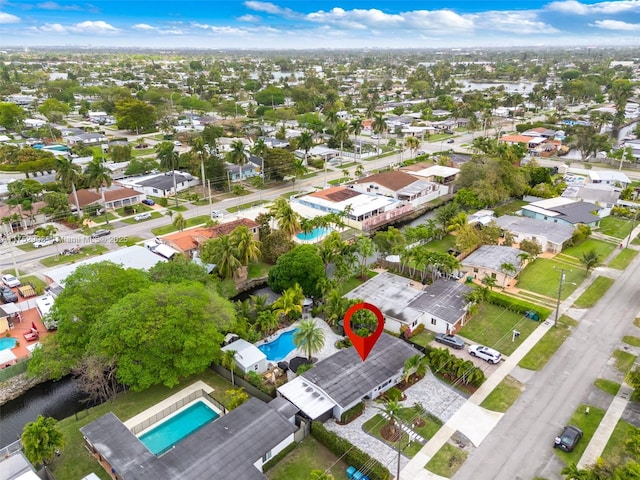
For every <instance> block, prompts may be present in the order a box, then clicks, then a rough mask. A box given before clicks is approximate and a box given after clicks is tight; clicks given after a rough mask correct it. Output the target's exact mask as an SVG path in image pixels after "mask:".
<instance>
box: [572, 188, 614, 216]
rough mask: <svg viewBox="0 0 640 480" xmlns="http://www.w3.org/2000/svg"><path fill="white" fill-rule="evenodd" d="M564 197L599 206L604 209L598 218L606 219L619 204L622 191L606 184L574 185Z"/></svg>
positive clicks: (599, 212)
mask: <svg viewBox="0 0 640 480" xmlns="http://www.w3.org/2000/svg"><path fill="white" fill-rule="evenodd" d="M562 197H564V198H571V199H572V200H578V201H581V202H587V203H592V204H594V205H598V206H599V207H602V210H600V211H598V216H599V217H601V218H604V217H607V216H609V214H610V213H611V209H612V208H613V207H614V206H615V205H616V204H617V203H618V199H619V198H620V189H619V188H616V187H614V186H613V185H608V184H606V183H605V184H600V183H587V184H583V185H580V184H573V185H569V186H567V188H565V190H564V192H562Z"/></svg>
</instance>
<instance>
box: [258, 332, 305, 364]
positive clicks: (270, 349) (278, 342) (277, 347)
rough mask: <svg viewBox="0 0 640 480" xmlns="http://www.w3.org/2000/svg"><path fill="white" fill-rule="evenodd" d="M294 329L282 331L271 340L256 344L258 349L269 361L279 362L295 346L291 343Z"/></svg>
mask: <svg viewBox="0 0 640 480" xmlns="http://www.w3.org/2000/svg"><path fill="white" fill-rule="evenodd" d="M294 332H295V329H294V330H290V331H288V332H284V333H283V334H281V335H280V336H279V337H278V338H276V339H275V340H274V341H273V342H269V343H263V344H262V345H259V346H258V349H259V350H260V351H261V352H262V353H264V354H265V355H266V356H267V360H269V361H270V362H279V361H280V360H282V359H284V358H285V357H286V356H287V355H289V354H290V353H291V352H292V351H293V350H295V348H296V346H295V345H294V344H293V334H294Z"/></svg>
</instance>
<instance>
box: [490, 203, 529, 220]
mask: <svg viewBox="0 0 640 480" xmlns="http://www.w3.org/2000/svg"><path fill="white" fill-rule="evenodd" d="M528 204H529V202H526V201H524V200H514V201H513V202H509V203H507V204H506V205H501V206H499V207H496V208H494V209H493V211H494V213H495V215H496V217H501V216H502V215H515V213H516V212H517V211H518V210H520V209H521V208H522V207H524V206H525V205H528Z"/></svg>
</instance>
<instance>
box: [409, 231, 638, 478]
mask: <svg viewBox="0 0 640 480" xmlns="http://www.w3.org/2000/svg"><path fill="white" fill-rule="evenodd" d="M638 234H640V225H639V226H638V227H636V228H635V229H634V230H633V232H631V234H630V236H629V238H631V239H633V238H635V237H636V236H637V235H638ZM627 240H628V238H625V239H623V240H622V242H621V243H622V244H623V245H625V244H626V243H627ZM634 249H636V248H634ZM620 251H621V250H620V249H618V248H616V249H615V250H614V251H613V252H611V254H610V255H609V256H608V257H607V258H606V259H605V260H604V262H603V264H604V265H608V263H609V262H610V261H611V260H612V259H613V258H615V257H616V256H617V255H618V253H619V252H620ZM596 278H597V275H590V276H589V277H588V278H587V279H585V281H584V282H582V284H581V285H580V286H579V287H578V288H576V289H575V290H574V291H573V293H572V294H571V295H570V296H569V297H567V298H566V299H565V300H564V301H563V302H562V303H561V304H560V307H559V308H558V317H560V316H561V315H562V314H564V313H565V312H566V311H567V310H569V309H570V308H571V306H572V305H573V303H574V302H575V301H576V299H577V298H578V297H579V296H580V295H582V293H583V292H584V291H585V290H586V289H587V288H588V287H589V286H590V285H591V284H592V283H593V282H594V281H595V279H596ZM555 315H556V312H555V310H554V311H552V312H551V314H550V315H549V318H548V319H547V320H546V321H545V322H543V323H542V324H541V325H539V326H538V328H536V329H535V330H534V331H533V332H532V333H531V335H529V336H528V337H527V338H526V339H525V340H524V341H523V342H522V344H521V345H520V346H519V347H518V348H517V349H516V351H515V352H513V354H512V355H511V356H509V358H507V359H506V360H505V361H504V362H503V363H502V365H501V366H500V367H499V368H498V369H497V370H496V371H495V372H494V373H493V374H492V375H491V376H490V377H489V378H488V379H487V380H486V381H485V382H484V383H483V384H482V385H481V386H480V388H478V390H476V392H475V393H474V394H473V395H472V396H471V397H470V398H469V399H468V400H467V401H466V402H465V404H464V405H463V406H462V407H461V408H460V409H459V410H458V412H456V414H454V416H453V417H452V418H451V419H450V420H449V421H447V423H446V424H445V425H443V427H442V428H441V429H440V430H439V431H438V432H437V433H436V434H435V435H434V436H433V437H432V438H431V439H430V440H429V441H428V442H427V444H426V445H425V446H424V447H423V448H422V449H421V450H420V451H419V452H418V453H417V454H416V455H415V456H414V457H413V458H412V459H411V461H410V462H409V463H408V464H407V466H406V467H405V468H404V469H403V470H402V472H401V478H410V479H411V480H420V479H439V478H441V477H439V476H438V475H435V474H433V473H431V472H429V471H428V470H426V469H425V468H424V466H425V465H426V464H427V463H428V462H429V460H431V458H432V457H433V456H434V455H435V454H436V453H437V452H438V451H439V450H440V448H442V446H443V445H444V444H445V443H447V442H448V441H449V440H450V438H451V436H452V435H453V434H454V433H455V432H456V431H459V432H460V433H462V434H464V435H465V436H466V437H467V438H469V440H471V441H472V442H473V444H474V445H475V446H476V447H477V446H479V445H480V443H482V441H483V440H484V439H485V438H486V437H487V435H489V433H490V432H491V430H493V428H494V427H495V426H496V425H497V424H498V422H499V421H500V419H501V418H502V416H503V414H501V413H497V412H491V411H489V410H486V409H484V408H482V407H480V404H481V403H482V402H483V401H484V399H485V398H487V396H488V395H489V394H490V393H491V392H492V391H493V389H494V388H496V387H497V386H498V384H500V382H501V381H502V380H503V379H504V378H505V377H506V376H507V375H509V374H510V373H511V371H512V370H513V369H514V368H515V367H516V366H517V365H518V363H519V362H520V360H522V358H523V357H524V356H525V355H526V354H527V353H528V352H529V351H530V350H531V349H532V348H533V347H534V346H535V345H536V344H537V343H538V341H539V340H540V339H541V338H542V337H543V336H544V335H545V334H546V333H547V331H549V330H550V329H551V328H553V324H554V319H555ZM630 396H631V388H630V387H628V386H627V385H626V384H625V385H623V386H622V387H621V388H620V391H619V392H618V395H617V396H616V398H615V399H614V401H613V402H612V403H611V405H610V406H609V409H608V410H607V413H606V414H605V417H604V419H603V420H602V422H601V423H600V426H599V427H598V429H597V430H596V432H595V433H594V435H593V437H592V439H591V441H590V442H589V445H588V446H587V450H586V451H585V453H584V454H583V456H582V458H581V459H580V463H579V465H578V466H580V465H588V464H590V463H593V462H594V461H595V459H596V458H597V457H598V456H599V455H600V454H601V453H602V450H603V449H604V447H605V445H606V444H607V442H608V440H609V437H610V436H611V432H613V429H614V428H615V426H616V424H617V422H618V420H619V418H620V416H621V415H622V413H623V412H624V409H625V407H626V404H627V402H628V399H629V398H630ZM583 459H584V461H583Z"/></svg>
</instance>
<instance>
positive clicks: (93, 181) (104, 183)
mask: <svg viewBox="0 0 640 480" xmlns="http://www.w3.org/2000/svg"><path fill="white" fill-rule="evenodd" d="M84 173H85V175H86V176H87V183H88V184H89V186H90V187H91V188H95V189H96V192H98V193H100V194H101V196H102V208H103V209H104V218H105V221H106V223H107V225H109V214H108V213H107V202H106V201H105V199H104V188H105V187H107V188H108V187H110V186H111V182H112V180H111V175H110V171H109V169H108V168H107V167H106V166H105V164H104V162H103V161H102V159H100V158H94V159H93V160H91V161H90V162H89V163H88V164H87V167H86V168H85V171H84Z"/></svg>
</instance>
